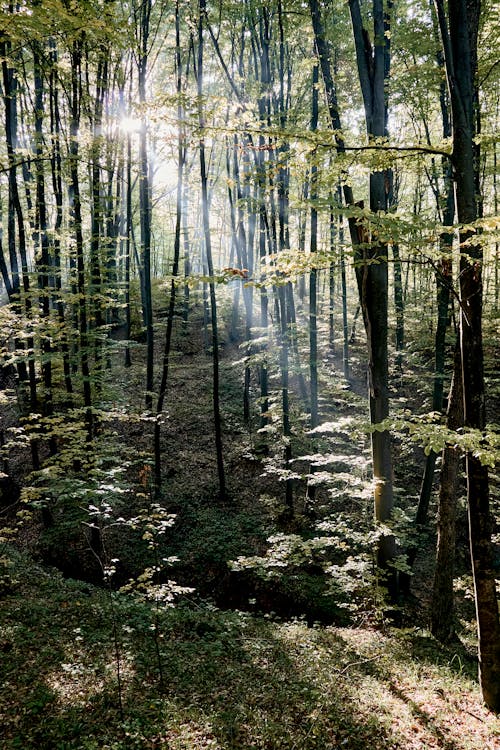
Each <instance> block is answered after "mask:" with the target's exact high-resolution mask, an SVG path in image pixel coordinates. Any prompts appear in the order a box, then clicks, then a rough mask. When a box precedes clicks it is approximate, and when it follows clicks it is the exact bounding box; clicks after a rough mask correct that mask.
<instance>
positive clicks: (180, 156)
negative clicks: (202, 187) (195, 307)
mask: <svg viewBox="0 0 500 750" xmlns="http://www.w3.org/2000/svg"><path fill="white" fill-rule="evenodd" d="M175 46H176V52H175V71H176V91H177V95H178V98H179V102H178V105H177V118H178V122H179V131H178V135H177V137H178V144H177V193H176V213H175V236H174V259H173V264H172V281H171V282H170V298H169V303H168V313H167V328H166V331H165V348H164V351H163V367H162V375H161V382H160V389H159V392H158V400H157V402H156V419H155V426H154V459H155V494H156V496H157V498H158V497H159V495H160V490H161V477H162V471H161V443H160V438H161V417H162V413H163V406H164V403H165V397H166V395H167V384H168V373H169V365H170V352H171V348H172V332H173V327H174V313H175V303H176V289H177V285H176V279H177V276H178V275H179V262H180V255H181V229H182V202H183V201H182V198H183V193H184V165H185V161H186V145H185V133H184V130H183V128H182V126H181V123H182V122H183V115H184V112H183V107H182V103H181V94H182V60H181V40H180V16H179V0H176V3H175Z"/></svg>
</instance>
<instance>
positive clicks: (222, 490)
mask: <svg viewBox="0 0 500 750" xmlns="http://www.w3.org/2000/svg"><path fill="white" fill-rule="evenodd" d="M205 13H206V0H199V19H198V65H197V71H196V74H197V82H198V102H199V104H198V122H199V126H200V132H201V137H200V143H199V149H200V179H201V201H202V218H203V234H204V238H205V257H206V261H207V270H208V275H209V277H210V283H209V294H210V320H211V324H212V362H213V388H212V396H213V413H214V426H215V452H216V458H217V476H218V479H219V500H220V501H221V502H225V500H226V499H227V493H226V477H225V471H224V457H223V455H224V454H223V446H222V422H221V413H220V394H219V333H218V321H217V299H216V295H215V282H214V280H213V278H214V267H213V261H212V244H211V238H210V217H209V212H208V177H207V166H206V157H205V140H204V136H203V131H204V128H205V114H204V111H203V101H202V99H203V91H204V89H203V72H204V71H203V51H204V44H203V42H204V40H203V22H204V18H205Z"/></svg>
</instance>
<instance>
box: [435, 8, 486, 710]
mask: <svg viewBox="0 0 500 750" xmlns="http://www.w3.org/2000/svg"><path fill="white" fill-rule="evenodd" d="M436 10H437V14H438V20H439V28H440V32H441V38H442V43H443V49H444V59H445V67H446V75H447V80H448V87H449V92H450V104H451V112H452V125H453V153H452V163H453V169H454V181H455V195H456V207H457V216H458V221H459V223H460V297H461V300H460V355H461V356H460V359H459V360H458V362H460V369H461V371H460V372H457V373H456V377H461V379H462V388H463V404H464V421H465V425H466V426H467V427H470V428H473V429H477V430H484V428H485V422H486V417H485V387H484V363H483V362H484V356H483V340H482V299H483V294H482V292H483V285H482V274H483V252H482V245H481V242H480V238H478V237H477V233H476V232H477V230H475V228H474V223H475V221H476V220H477V219H478V216H479V208H478V200H479V196H478V194H477V190H476V188H477V166H478V165H477V160H476V151H475V140H474V139H475V136H476V133H477V127H476V125H477V121H478V117H479V113H478V112H477V111H475V107H477V94H476V90H475V86H476V82H475V81H476V78H475V77H476V73H477V40H478V27H479V17H480V2H479V0H469V2H466V0H450V2H449V5H448V16H446V13H445V9H444V3H443V2H442V0H436ZM455 362H457V359H456V360H455ZM466 473H467V504H468V515H469V535H470V550H471V560H472V571H473V578H474V593H475V603H476V617H477V628H478V652H479V677H480V683H481V692H482V695H483V700H484V702H485V703H486V704H487V705H488V706H489V707H490V708H491V709H492V710H494V711H496V712H499V711H500V621H499V615H498V602H497V595H496V585H495V574H494V570H493V555H492V547H491V515H490V504H489V482H488V468H487V467H486V466H484V465H483V464H482V463H481V461H480V459H479V458H478V457H477V456H476V455H474V454H473V453H472V451H468V452H467V454H466Z"/></svg>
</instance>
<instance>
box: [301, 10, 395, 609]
mask: <svg viewBox="0 0 500 750" xmlns="http://www.w3.org/2000/svg"><path fill="white" fill-rule="evenodd" d="M309 7H310V10H311V17H312V23H313V30H314V37H315V42H316V48H317V51H318V57H319V62H320V67H321V71H322V75H323V80H324V84H325V91H326V99H327V105H328V111H329V114H330V121H331V124H332V128H333V130H334V131H335V143H336V150H337V152H338V153H345V144H344V141H343V138H342V135H341V132H342V131H341V122H340V116H339V110H338V103H337V95H336V89H335V82H334V79H333V75H332V66H331V55H330V50H329V46H328V43H327V41H326V37H325V34H324V30H323V24H322V19H321V12H320V6H319V3H318V2H317V0H309ZM349 8H350V12H351V20H352V27H353V34H354V42H355V47H356V58H357V64H358V74H359V81H360V85H361V91H362V95H363V101H364V107H365V116H366V128H367V133H368V136H369V137H386V136H387V101H386V90H385V82H386V80H387V78H388V75H389V59H390V58H389V38H390V33H389V19H388V16H387V15H386V14H385V13H384V9H383V3H382V2H381V0H374V3H373V20H374V29H373V33H374V40H375V42H374V45H373V46H372V44H371V42H370V40H369V35H368V33H367V31H366V29H364V27H363V22H362V18H361V10H360V6H359V2H358V0H350V2H349ZM388 178H389V175H388V174H386V173H385V172H373V173H371V175H370V210H371V211H372V212H374V213H377V212H379V211H385V210H387V207H388V195H389V191H388V190H387V187H388ZM343 193H344V200H345V202H346V204H347V206H354V198H353V192H352V189H351V187H350V186H349V185H347V184H344V186H343ZM349 230H350V235H351V241H352V244H353V247H354V253H355V263H356V277H357V282H358V291H359V297H360V303H361V310H362V312H363V319H364V323H365V330H366V335H367V342H368V353H369V354H368V356H369V364H368V377H369V403H370V420H371V423H372V424H374V425H375V424H378V423H379V422H381V421H383V420H384V419H385V418H386V417H387V416H388V414H389V391H388V354H387V309H388V271H387V247H386V246H385V245H383V244H381V243H380V242H379V241H377V239H376V238H375V237H372V236H370V233H369V232H368V231H367V230H366V228H365V227H363V226H358V225H357V224H356V220H355V219H354V218H353V217H351V218H350V219H349ZM374 261H375V262H374ZM372 463H373V477H374V512H375V519H376V520H377V521H378V522H380V523H386V522H387V521H388V520H389V519H390V518H391V515H392V507H393V478H392V473H393V472H392V456H391V440H390V435H389V433H388V432H387V431H383V432H379V431H374V432H373V435H372ZM395 555H396V544H395V539H394V536H393V535H392V534H386V535H382V537H381V538H380V540H379V543H378V548H377V563H378V565H379V567H380V568H381V569H382V570H385V575H386V577H387V585H388V590H389V596H390V598H391V599H392V600H394V599H395V598H396V597H397V589H398V585H397V573H396V571H394V570H392V569H390V562H391V561H392V560H393V559H394V557H395Z"/></svg>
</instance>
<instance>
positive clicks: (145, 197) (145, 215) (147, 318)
mask: <svg viewBox="0 0 500 750" xmlns="http://www.w3.org/2000/svg"><path fill="white" fill-rule="evenodd" d="M140 7H141V19H140V56H139V65H138V79H139V101H140V103H141V104H142V105H143V106H144V105H145V103H146V77H147V70H148V57H149V32H150V19H151V10H152V0H141V6H140ZM139 171H140V177H139V203H140V216H141V261H142V272H143V290H144V296H143V315H144V326H145V329H146V396H145V404H146V408H147V409H151V408H152V406H153V365H154V332H153V303H152V296H151V214H152V200H151V184H150V177H149V159H148V126H147V121H146V117H145V116H143V118H142V122H141V128H140V131H139Z"/></svg>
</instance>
